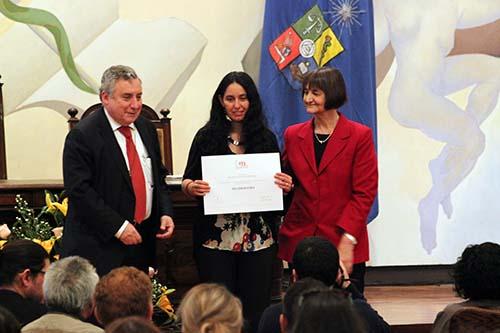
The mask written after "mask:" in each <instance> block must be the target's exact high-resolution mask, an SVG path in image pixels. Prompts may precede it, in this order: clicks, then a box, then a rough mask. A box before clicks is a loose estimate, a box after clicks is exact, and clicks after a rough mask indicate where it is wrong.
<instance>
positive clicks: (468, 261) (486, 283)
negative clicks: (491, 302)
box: [452, 242, 500, 300]
mask: <svg viewBox="0 0 500 333" xmlns="http://www.w3.org/2000/svg"><path fill="white" fill-rule="evenodd" d="M452 276H453V279H454V281H455V290H456V292H457V294H458V295H459V296H460V297H462V298H465V299H472V300H480V299H497V300H500V245H498V244H495V243H491V242H486V243H482V244H479V245H470V246H468V247H467V248H466V249H465V250H464V252H463V253H462V256H461V257H460V258H459V259H458V261H457V262H456V264H455V265H454V267H453V273H452Z"/></svg>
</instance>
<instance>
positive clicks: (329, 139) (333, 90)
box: [278, 66, 378, 293]
mask: <svg viewBox="0 0 500 333" xmlns="http://www.w3.org/2000/svg"><path fill="white" fill-rule="evenodd" d="M302 97H303V102H304V106H305V109H306V112H307V113H308V114H309V115H311V116H312V118H311V119H310V120H308V121H306V122H303V123H300V124H295V125H291V126H289V127H288V128H287V129H286V130H285V133H284V135H283V137H284V145H285V147H284V150H283V169H284V170H285V172H287V173H289V174H290V175H292V176H293V181H294V183H295V185H296V186H295V187H294V190H293V199H292V202H291V204H290V207H289V209H288V211H287V213H286V215H285V218H284V220H283V225H282V226H281V228H280V230H279V250H278V256H279V257H280V258H281V259H283V260H286V261H287V262H289V263H290V262H291V260H292V257H293V254H294V252H295V247H296V246H297V244H298V243H299V242H300V241H301V240H302V239H304V238H305V237H308V236H313V235H318V236H323V237H325V238H328V239H329V240H330V241H331V242H332V243H334V244H335V246H336V247H337V249H338V251H339V253H340V259H341V260H342V262H343V264H344V265H345V267H346V268H347V270H346V271H347V273H349V275H351V276H352V277H354V278H355V280H354V281H355V283H356V284H357V287H358V289H359V291H361V293H362V292H363V288H364V275H365V263H366V261H368V259H369V253H368V252H369V246H368V230H367V227H366V222H367V219H368V213H369V212H370V208H371V207H372V204H373V202H374V200H375V196H376V194H377V188H378V170H377V157H376V153H375V146H374V142H373V134H372V131H371V129H370V128H369V127H367V126H365V125H362V124H360V123H357V122H354V121H351V120H349V119H348V118H347V117H346V116H345V115H343V114H341V113H340V112H339V110H340V108H341V107H342V105H344V104H345V102H346V101H347V88H346V85H345V82H344V78H343V76H342V73H341V72H340V71H339V70H338V69H335V68H332V67H327V66H325V67H321V68H318V69H316V70H313V71H312V72H310V73H308V74H306V76H305V77H304V80H303V81H302Z"/></svg>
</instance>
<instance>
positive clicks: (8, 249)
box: [0, 239, 50, 326]
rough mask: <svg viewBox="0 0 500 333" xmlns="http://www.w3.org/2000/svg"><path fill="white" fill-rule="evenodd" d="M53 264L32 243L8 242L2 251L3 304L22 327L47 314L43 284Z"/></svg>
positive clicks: (0, 283)
mask: <svg viewBox="0 0 500 333" xmlns="http://www.w3.org/2000/svg"><path fill="white" fill-rule="evenodd" d="M49 265H50V261H49V255H48V253H47V251H45V250H44V249H43V247H42V246H41V245H39V244H37V243H34V242H32V241H30V240H26V239H22V240H12V241H8V242H7V243H6V244H5V245H4V247H3V248H2V249H1V250H0V305H1V306H3V307H5V308H6V309H7V310H9V311H10V312H11V313H12V314H13V315H14V316H15V317H16V318H17V320H18V321H19V323H20V324H21V325H22V326H24V325H26V324H27V323H29V322H32V321H33V320H35V319H37V318H39V317H41V316H42V315H44V314H45V313H46V312H47V308H46V307H45V305H43V304H42V301H43V288H42V285H43V280H44V277H45V272H46V271H47V269H48V267H49Z"/></svg>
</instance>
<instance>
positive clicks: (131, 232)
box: [120, 223, 142, 245]
mask: <svg viewBox="0 0 500 333" xmlns="http://www.w3.org/2000/svg"><path fill="white" fill-rule="evenodd" d="M120 241H121V242H122V243H123V244H125V245H137V244H140V243H142V237H141V235H139V233H138V232H137V230H136V229H135V227H134V226H133V225H132V224H131V223H127V226H126V227H125V230H123V232H122V234H121V236H120Z"/></svg>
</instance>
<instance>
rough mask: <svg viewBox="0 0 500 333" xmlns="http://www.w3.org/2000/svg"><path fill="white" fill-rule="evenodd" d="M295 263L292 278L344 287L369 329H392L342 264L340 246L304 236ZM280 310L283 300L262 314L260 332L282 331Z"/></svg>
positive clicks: (379, 330) (325, 240) (373, 330)
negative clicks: (338, 248)
mask: <svg viewBox="0 0 500 333" xmlns="http://www.w3.org/2000/svg"><path fill="white" fill-rule="evenodd" d="M293 263H294V266H293V267H294V268H293V270H292V282H295V281H297V280H300V279H303V278H306V277H310V278H313V279H316V280H319V281H321V282H323V283H324V284H325V285H327V286H329V287H330V286H331V287H332V288H337V289H344V290H345V291H346V292H348V293H349V294H350V295H351V298H352V300H353V306H354V309H355V310H356V312H357V313H358V314H359V316H360V318H361V319H362V320H363V321H364V322H365V324H366V325H365V327H366V329H367V331H368V332H390V327H389V325H388V324H387V323H386V322H385V321H384V319H383V318H382V317H381V316H380V315H379V314H378V313H377V312H376V311H375V310H374V309H373V308H372V307H371V306H370V304H368V303H367V301H366V299H365V298H364V297H363V295H362V294H361V293H360V292H359V291H358V290H357V289H356V286H355V285H354V284H352V283H351V282H350V280H349V275H348V274H347V272H346V270H344V269H343V268H342V266H341V261H340V259H339V253H338V251H337V249H336V248H335V246H334V245H333V244H332V243H331V242H330V241H329V240H328V239H326V238H322V237H315V236H313V237H307V238H304V239H303V240H302V241H301V242H300V243H299V244H298V245H297V247H296V250H295V253H294V255H293ZM281 313H282V306H281V304H274V305H271V306H270V307H268V308H267V309H266V310H265V311H264V313H263V315H262V318H261V322H260V325H259V331H258V332H259V333H276V332H279V331H280V325H279V317H280V314H281Z"/></svg>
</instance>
